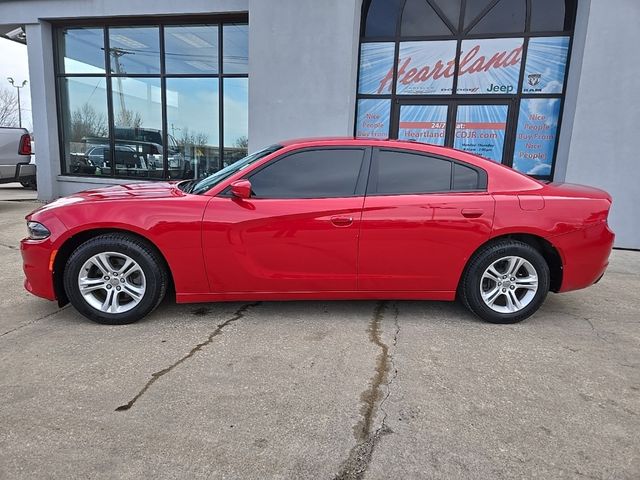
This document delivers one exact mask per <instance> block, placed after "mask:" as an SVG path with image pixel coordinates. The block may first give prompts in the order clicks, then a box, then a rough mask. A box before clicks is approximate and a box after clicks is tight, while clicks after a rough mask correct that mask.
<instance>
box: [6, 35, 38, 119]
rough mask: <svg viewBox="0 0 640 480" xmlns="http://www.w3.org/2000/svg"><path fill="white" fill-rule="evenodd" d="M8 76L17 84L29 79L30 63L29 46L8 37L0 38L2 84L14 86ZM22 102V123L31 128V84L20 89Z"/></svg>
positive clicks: (9, 86) (8, 86)
mask: <svg viewBox="0 0 640 480" xmlns="http://www.w3.org/2000/svg"><path fill="white" fill-rule="evenodd" d="M7 77H13V79H14V80H15V81H16V83H17V84H21V83H22V81H23V80H29V64H28V62H27V46H26V45H22V44H19V43H16V42H12V41H11V40H7V39H6V38H0V86H1V87H2V88H13V87H11V84H9V82H8V81H7ZM20 103H21V106H22V125H23V126H24V127H25V128H27V129H29V130H31V129H32V125H33V123H32V121H31V92H30V90H29V84H27V85H26V86H25V87H24V88H23V89H22V90H20Z"/></svg>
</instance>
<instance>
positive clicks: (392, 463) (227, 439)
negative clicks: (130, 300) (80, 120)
mask: <svg viewBox="0 0 640 480" xmlns="http://www.w3.org/2000/svg"><path fill="white" fill-rule="evenodd" d="M36 206H37V204H35V203H33V204H29V203H19V202H2V201H0V243H1V244H3V245H16V246H17V242H18V240H19V238H20V237H21V236H22V235H23V233H24V221H23V217H24V215H25V214H26V213H28V211H29V210H31V209H33V208H35V207H36ZM0 262H2V263H1V264H2V267H3V268H2V269H1V270H0V271H1V272H2V273H1V274H0V292H2V295H0V333H1V332H4V333H5V334H4V335H3V336H0V364H1V365H2V368H1V369H0V409H1V411H2V415H1V416H0V478H1V479H4V478H7V479H9V478H10V479H12V480H13V479H18V480H20V479H32V478H52V479H65V480H67V479H85V478H96V479H111V478H131V479H134V478H135V479H139V478H153V479H154V480H155V479H174V478H230V479H233V478H242V479H261V480H262V479H265V478H274V479H296V480H297V479H306V478H309V479H311V478H313V479H316V478H325V479H331V478H335V477H336V475H337V474H344V475H343V477H342V478H364V479H365V480H369V479H387V478H402V479H412V478H430V479H452V478H462V479H478V478H492V479H493V478H496V479H502V478H504V479H511V478H544V479H545V480H547V479H565V478H569V479H571V478H575V479H580V478H598V479H609V478H611V479H616V480H617V479H637V478H640V442H639V441H638V431H640V369H639V368H638V366H639V365H640V322H639V319H640V299H639V298H638V291H640V253H637V252H623V251H617V252H614V255H613V257H612V263H611V267H610V268H609V271H608V272H607V274H606V275H605V277H604V278H603V279H602V281H601V282H600V283H599V284H598V285H596V286H595V287H593V288H591V289H588V290H584V291H580V292H574V293H570V294H566V295H550V296H549V298H548V300H547V302H546V304H545V305H544V307H543V308H542V310H541V311H540V312H539V314H537V315H536V316H534V317H533V318H531V319H529V320H527V321H526V322H524V323H522V324H518V325H505V326H496V325H489V324H484V323H482V322H480V321H478V320H477V319H476V318H474V317H473V316H471V315H469V314H468V313H467V312H466V311H465V310H464V309H463V308H462V307H461V306H459V305H457V304H450V303H441V302H384V303H376V302H263V303H261V304H260V305H259V306H255V307H251V309H250V310H248V311H244V313H245V315H244V317H242V319H241V320H238V321H236V320H234V321H232V322H230V320H231V319H234V318H236V317H237V316H238V312H239V311H240V310H241V309H242V308H243V307H246V304H238V303H230V304H226V303H220V304H205V305H175V304H172V303H171V302H170V301H167V302H165V303H164V304H163V305H161V306H160V308H159V309H158V310H156V311H155V312H154V313H153V314H152V315H151V316H150V317H149V318H147V319H145V320H144V321H142V322H139V323H136V324H133V325H128V326H102V325H96V324H93V323H90V322H88V321H87V320H85V319H84V318H82V317H81V316H80V315H79V314H77V312H75V311H74V310H73V308H65V309H63V310H60V309H58V307H57V305H56V304H55V303H51V302H46V301H44V300H39V299H36V298H34V297H32V296H30V295H29V294H27V293H26V292H25V291H24V290H23V288H22V272H21V264H20V252H19V251H18V250H16V249H11V248H0ZM376 312H377V313H378V317H377V318H376V315H374V314H375V313H376ZM585 318H586V319H589V321H590V322H591V324H592V325H593V328H592V326H591V325H590V324H589V322H588V321H586V320H585ZM226 322H230V323H226ZM218 329H220V330H222V329H224V330H222V334H220V331H219V330H218ZM215 332H218V333H216V334H215V335H214V336H213V337H211V340H212V341H211V342H209V343H207V342H208V340H209V338H210V336H211V335H212V334H213V333H215ZM598 333H599V334H600V335H601V336H602V337H604V338H606V341H605V340H603V338H600V337H599V336H598ZM198 345H201V347H200V348H199V349H198V350H197V351H195V352H194V354H192V355H190V356H189V352H191V351H193V349H194V348H197V346H198ZM194 346H195V347H194ZM384 346H386V352H385V353H384V355H383V352H384V349H385V347H384ZM181 359H184V360H182V362H181V363H179V367H178V368H175V367H174V368H173V369H172V370H170V374H164V375H162V376H161V377H159V378H160V379H159V380H153V381H154V382H155V383H153V384H152V386H151V388H148V389H147V390H146V391H145V392H144V394H143V396H142V397H139V399H138V401H137V402H136V403H135V406H134V407H133V408H130V409H129V410H127V411H126V412H123V411H118V412H116V411H114V409H115V408H116V406H118V405H121V404H122V403H123V402H124V401H125V400H126V399H130V398H132V397H135V394H136V392H140V391H141V389H142V388H143V387H144V386H145V385H147V384H148V383H149V382H150V381H151V380H152V379H153V378H156V377H154V376H153V375H154V374H157V373H158V372H162V371H164V370H166V369H167V368H171V367H168V366H171V365H175V364H176V363H177V362H180V361H181ZM381 360H382V362H381ZM379 367H381V368H379ZM381 372H382V373H381ZM372 386H374V388H373V389H372ZM363 392H366V394H365V395H364V398H366V399H373V402H372V403H366V402H363ZM365 404H366V405H367V406H366V407H365V408H364V410H363V406H364V405H365ZM367 412H368V413H367ZM365 417H366V418H368V419H369V420H366V421H365V420H364V419H365ZM356 425H359V428H358V429H356V433H357V436H358V438H355V437H354V426H356ZM367 425H368V426H367ZM358 459H359V460H358ZM345 465H348V466H351V467H353V468H351V469H345V468H344V467H345ZM347 474H349V475H351V477H347V476H346V475H347Z"/></svg>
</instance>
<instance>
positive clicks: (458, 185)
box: [453, 163, 480, 191]
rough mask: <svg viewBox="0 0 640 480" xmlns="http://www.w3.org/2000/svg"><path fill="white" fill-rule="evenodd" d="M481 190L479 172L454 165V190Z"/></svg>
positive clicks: (457, 164)
mask: <svg viewBox="0 0 640 480" xmlns="http://www.w3.org/2000/svg"><path fill="white" fill-rule="evenodd" d="M479 188H480V175H478V171H477V170H475V169H473V168H471V167H466V166H464V165H460V164H459V163H455V164H454V165H453V189H454V190H458V191H461V190H478V189H479Z"/></svg>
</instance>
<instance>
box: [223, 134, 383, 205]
mask: <svg viewBox="0 0 640 480" xmlns="http://www.w3.org/2000/svg"><path fill="white" fill-rule="evenodd" d="M320 150H322V151H325V150H359V151H361V152H362V163H361V164H360V172H359V173H358V179H357V180H356V188H355V191H354V193H353V195H349V196H347V197H333V196H331V197H300V198H291V197H282V198H275V197H257V196H256V197H253V196H252V197H251V199H252V200H309V199H315V198H317V199H323V198H354V197H355V198H357V197H364V196H365V192H366V188H367V184H368V181H367V180H368V178H369V171H370V169H371V150H372V149H371V147H366V146H350V145H331V146H326V147H304V148H298V149H295V150H291V151H289V152H287V153H283V154H282V155H279V156H277V157H275V158H273V159H271V160H270V161H268V162H267V163H265V164H264V165H261V166H260V167H258V168H256V169H255V170H252V171H250V172H248V173H247V174H246V175H243V176H242V178H243V179H248V180H251V177H252V176H254V175H256V174H257V173H259V172H260V171H262V170H264V169H265V168H267V167H268V166H270V165H273V164H275V163H277V162H279V161H281V160H285V159H286V158H287V157H290V156H292V155H296V154H298V153H302V152H317V151H320ZM220 195H223V196H230V195H231V187H230V186H229V187H227V188H225V189H224V190H223V191H222V192H221V194H220Z"/></svg>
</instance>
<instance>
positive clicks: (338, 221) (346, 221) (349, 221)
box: [331, 217, 353, 227]
mask: <svg viewBox="0 0 640 480" xmlns="http://www.w3.org/2000/svg"><path fill="white" fill-rule="evenodd" d="M331 223H333V224H334V225H335V226H336V227H348V226H350V225H353V217H331Z"/></svg>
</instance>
